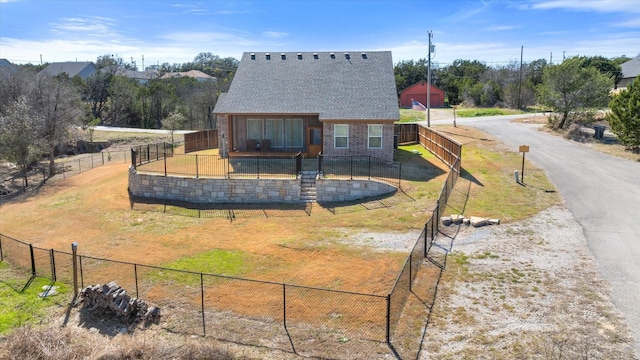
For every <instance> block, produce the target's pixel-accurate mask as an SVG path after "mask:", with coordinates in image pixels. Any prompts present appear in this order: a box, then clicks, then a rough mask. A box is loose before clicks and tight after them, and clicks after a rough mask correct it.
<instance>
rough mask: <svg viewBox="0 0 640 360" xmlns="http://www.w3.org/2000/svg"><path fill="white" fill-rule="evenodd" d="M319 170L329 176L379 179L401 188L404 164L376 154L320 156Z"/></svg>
mask: <svg viewBox="0 0 640 360" xmlns="http://www.w3.org/2000/svg"><path fill="white" fill-rule="evenodd" d="M318 172H320V173H322V174H323V176H325V177H328V178H339V179H350V180H353V179H366V180H372V179H373V180H379V181H383V182H386V183H389V184H391V185H394V186H396V187H398V188H400V179H401V176H402V164H401V163H399V162H397V161H393V162H391V161H386V160H383V159H380V158H377V157H374V156H327V155H322V154H320V155H319V156H318Z"/></svg>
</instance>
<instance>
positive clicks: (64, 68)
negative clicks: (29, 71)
mask: <svg viewBox="0 0 640 360" xmlns="http://www.w3.org/2000/svg"><path fill="white" fill-rule="evenodd" d="M97 71H98V68H96V66H95V65H94V64H93V63H92V62H58V63H51V64H49V66H47V67H46V68H44V70H42V71H41V72H42V73H45V74H49V75H52V76H56V75H59V74H62V73H66V74H67V75H68V76H69V77H70V78H72V77H75V76H79V77H80V78H82V79H83V80H87V78H88V77H89V76H91V75H93V74H94V73H95V72H97Z"/></svg>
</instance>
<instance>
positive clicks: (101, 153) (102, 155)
mask: <svg viewBox="0 0 640 360" xmlns="http://www.w3.org/2000/svg"><path fill="white" fill-rule="evenodd" d="M100 156H101V157H102V165H104V153H103V152H100Z"/></svg>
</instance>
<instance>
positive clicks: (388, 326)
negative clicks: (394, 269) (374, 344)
mask: <svg viewBox="0 0 640 360" xmlns="http://www.w3.org/2000/svg"><path fill="white" fill-rule="evenodd" d="M387 344H389V345H391V293H389V294H388V295H387Z"/></svg>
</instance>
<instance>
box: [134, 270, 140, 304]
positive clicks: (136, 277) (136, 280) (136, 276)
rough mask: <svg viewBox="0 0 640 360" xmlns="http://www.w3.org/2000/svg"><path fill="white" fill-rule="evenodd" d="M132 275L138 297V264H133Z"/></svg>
mask: <svg viewBox="0 0 640 360" xmlns="http://www.w3.org/2000/svg"><path fill="white" fill-rule="evenodd" d="M133 277H134V278H135V282H136V297H137V298H139V297H140V295H139V294H138V264H133Z"/></svg>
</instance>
